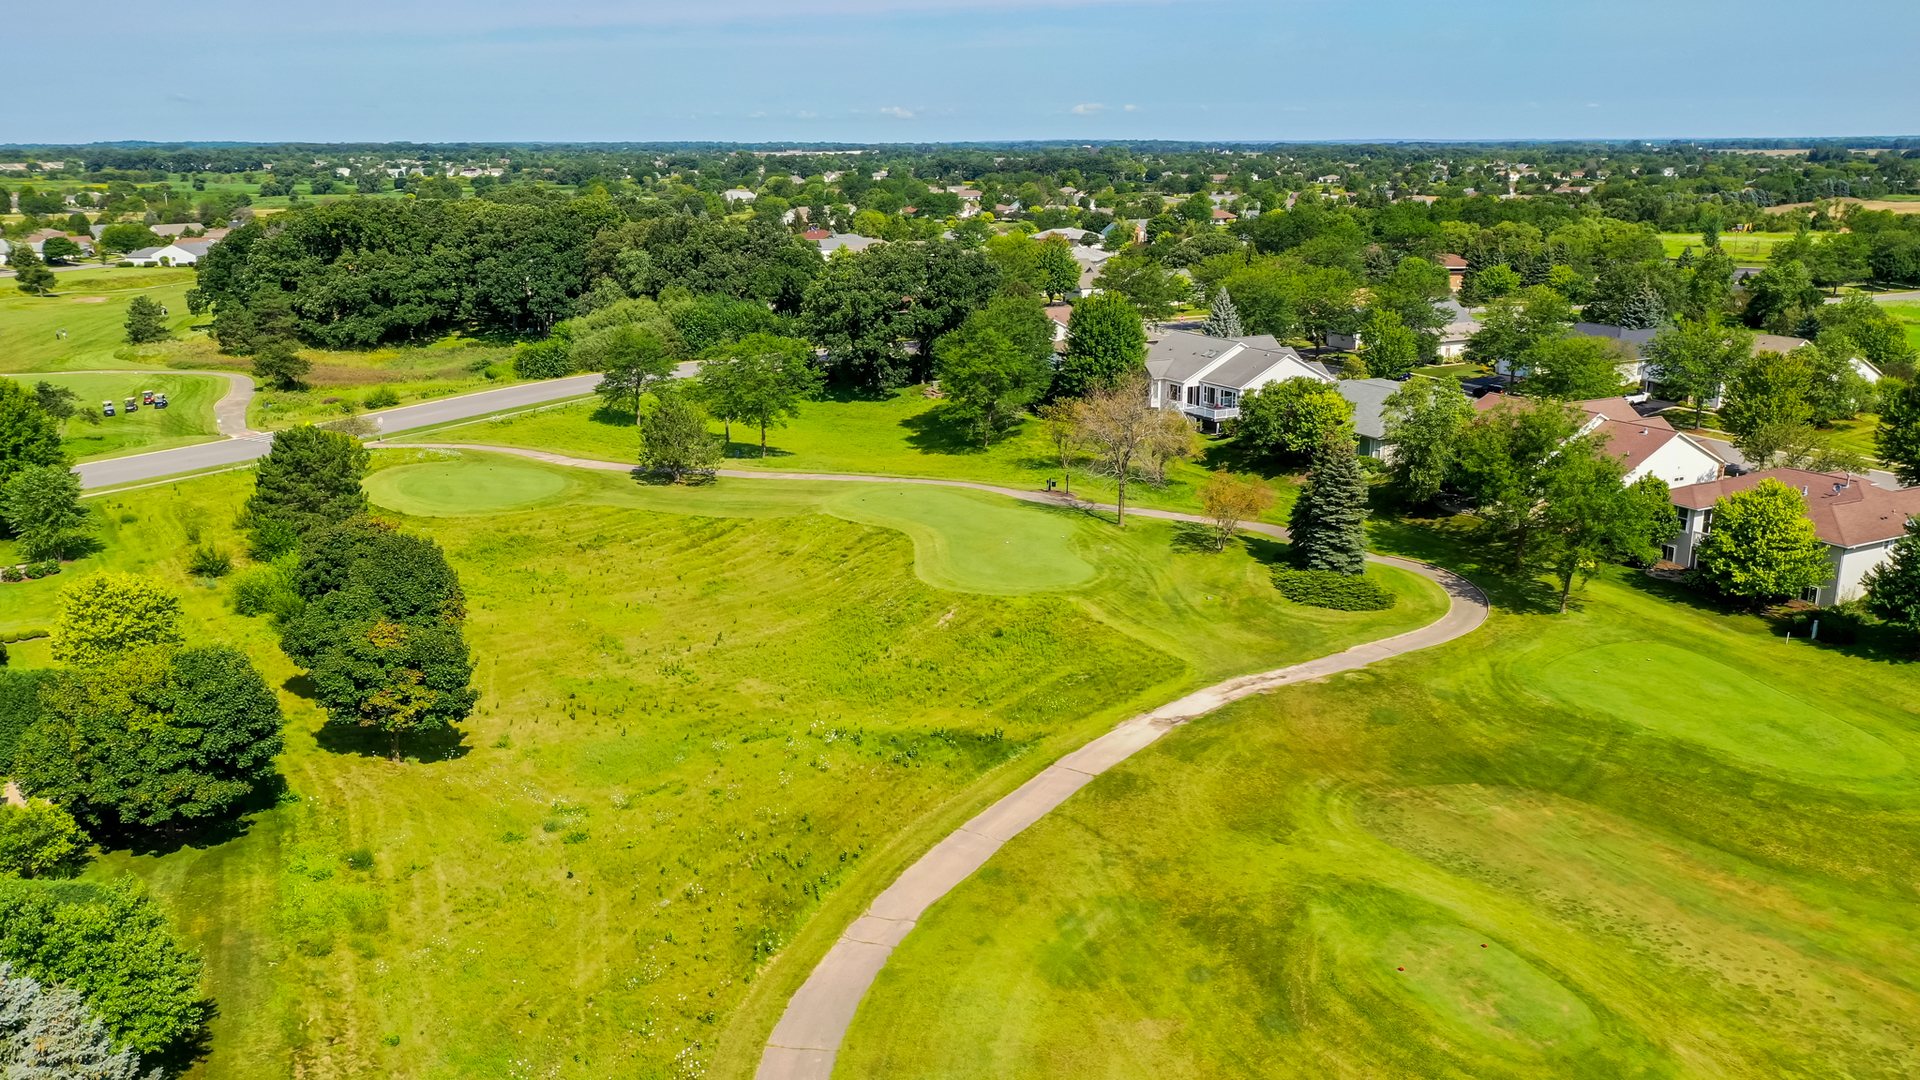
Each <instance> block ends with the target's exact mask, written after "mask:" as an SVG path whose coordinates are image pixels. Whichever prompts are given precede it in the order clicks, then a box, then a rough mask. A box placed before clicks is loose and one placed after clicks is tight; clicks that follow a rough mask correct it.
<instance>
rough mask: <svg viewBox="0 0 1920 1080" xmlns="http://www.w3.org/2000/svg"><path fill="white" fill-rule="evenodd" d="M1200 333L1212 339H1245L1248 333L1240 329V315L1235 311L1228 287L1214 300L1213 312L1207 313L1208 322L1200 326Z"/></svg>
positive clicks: (1222, 289)
mask: <svg viewBox="0 0 1920 1080" xmlns="http://www.w3.org/2000/svg"><path fill="white" fill-rule="evenodd" d="M1200 332H1201V333H1203V334H1207V335H1209V336H1211V337H1221V338H1237V337H1245V336H1246V331H1245V330H1243V329H1241V327H1240V313H1239V312H1238V311H1235V310H1234V309H1233V297H1231V296H1228V295H1227V289H1226V286H1224V285H1223V286H1221V287H1220V292H1219V294H1218V295H1217V296H1215V297H1214V298H1213V310H1212V311H1210V312H1208V313H1207V321H1206V322H1205V323H1203V324H1201V326H1200Z"/></svg>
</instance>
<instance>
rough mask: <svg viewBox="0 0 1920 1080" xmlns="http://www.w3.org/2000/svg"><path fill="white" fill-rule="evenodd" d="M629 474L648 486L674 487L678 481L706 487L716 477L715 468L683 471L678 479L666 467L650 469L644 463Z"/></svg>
mask: <svg viewBox="0 0 1920 1080" xmlns="http://www.w3.org/2000/svg"><path fill="white" fill-rule="evenodd" d="M627 475H628V476H631V477H633V479H634V481H635V482H637V483H640V484H645V485H646V486H647V487H672V486H674V484H676V483H678V484H680V485H682V486H684V487H704V486H706V485H708V484H711V483H713V482H714V480H715V479H716V476H715V471H714V470H713V469H698V470H695V471H692V472H683V473H681V474H680V479H679V480H677V481H676V480H675V479H674V478H673V473H671V472H668V471H667V470H666V469H649V468H647V467H646V466H644V465H642V466H639V467H637V468H635V469H633V470H632V471H630V472H628V473H627Z"/></svg>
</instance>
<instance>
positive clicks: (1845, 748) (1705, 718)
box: [1535, 641, 1906, 779]
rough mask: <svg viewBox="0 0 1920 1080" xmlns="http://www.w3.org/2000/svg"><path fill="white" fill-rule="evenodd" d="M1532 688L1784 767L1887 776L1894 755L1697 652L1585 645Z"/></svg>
mask: <svg viewBox="0 0 1920 1080" xmlns="http://www.w3.org/2000/svg"><path fill="white" fill-rule="evenodd" d="M1539 674H1540V679H1539V682H1538V683H1537V684H1536V687H1535V688H1536V692H1538V693H1539V694H1541V695H1542V696H1544V697H1546V698H1547V699H1548V700H1551V701H1555V702H1558V703H1559V704H1561V705H1565V706H1566V707H1568V708H1570V709H1598V710H1601V711H1604V712H1607V713H1610V714H1612V715H1614V716H1616V717H1619V718H1621V719H1624V720H1629V721H1632V722H1633V723H1636V724H1640V725H1642V726H1644V727H1647V728H1650V729H1652V730H1654V731H1657V732H1660V733H1662V734H1666V735H1670V736H1672V737H1674V738H1677V739H1687V740H1690V741H1692V742H1695V743H1698V744H1700V745H1702V746H1706V747H1710V748H1711V749H1713V750H1715V751H1717V752H1719V753H1722V754H1727V755H1730V756H1732V757H1734V758H1736V759H1738V760H1740V761H1743V762H1749V763H1752V764H1755V765H1761V766H1765V767H1769V768H1774V769H1779V770H1781V771H1784V772H1790V773H1799V774H1802V775H1806V776H1812V777H1822V778H1831V779H1844V778H1861V779H1865V778H1870V777H1879V776H1888V775H1891V774H1893V773H1896V772H1899V771H1900V770H1901V769H1903V768H1905V767H1906V759H1905V758H1904V757H1902V756H1901V754H1900V752H1899V751H1897V750H1895V749H1893V748H1892V747H1890V746H1888V745H1887V744H1886V743H1883V742H1881V741H1880V740H1879V739H1876V738H1874V737H1873V736H1872V735H1869V734H1867V733H1866V732H1864V731H1862V730H1860V729H1859V728H1857V727H1855V726H1853V725H1852V724H1849V723H1847V722H1846V721H1844V720H1841V719H1839V718H1837V717H1835V716H1833V715H1832V714H1830V713H1828V712H1826V711H1825V710H1822V709H1818V708H1815V707H1814V706H1812V705H1809V704H1807V703H1806V702H1804V701H1801V700H1800V699H1798V698H1795V697H1790V696H1788V695H1786V694H1783V693H1781V692H1780V691H1778V690H1775V689H1774V688H1773V687H1771V686H1768V685H1767V684H1766V683H1763V682H1760V681H1759V680H1757V679H1754V678H1752V677H1750V676H1747V675H1745V674H1742V673H1741V672H1739V671H1735V670H1734V669H1733V668H1730V667H1728V666H1726V665H1725V664H1721V663H1718V662H1716V661H1713V660H1710V659H1708V658H1706V657H1705V656H1702V655H1700V654H1699V653H1698V652H1696V651H1691V650H1686V649H1680V648H1677V647H1675V646H1672V645H1663V644H1659V643H1656V642H1643V641H1629V642H1621V643H1618V644H1613V645H1598V646H1595V647H1593V648H1591V649H1582V650H1580V651H1579V652H1575V653H1570V654H1568V655H1566V656H1562V657H1560V658H1559V659H1557V660H1553V661H1550V662H1548V663H1547V664H1546V665H1545V666H1543V667H1542V668H1541V669H1540V673H1539Z"/></svg>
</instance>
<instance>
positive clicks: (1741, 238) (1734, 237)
mask: <svg viewBox="0 0 1920 1080" xmlns="http://www.w3.org/2000/svg"><path fill="white" fill-rule="evenodd" d="M1791 239H1793V234H1792V233H1721V234H1720V247H1721V249H1722V250H1723V251H1725V252H1726V253H1727V254H1728V255H1729V256H1731V257H1732V258H1733V261H1734V262H1736V263H1739V264H1740V265H1742V266H1759V265H1762V264H1764V263H1765V262H1766V261H1767V259H1768V258H1770V257H1771V256H1772V255H1773V248H1774V245H1776V244H1781V243H1784V242H1786V241H1788V240H1791ZM1660 245H1661V247H1663V248H1664V249H1666V256H1667V258H1669V259H1677V258H1679V257H1680V253H1681V252H1683V251H1685V250H1686V249H1688V248H1692V249H1693V253H1694V255H1695V256H1696V257H1697V256H1699V255H1700V254H1701V253H1702V252H1704V251H1705V250H1706V244H1705V242H1704V241H1703V239H1702V237H1701V235H1700V234H1699V233H1661V234H1660Z"/></svg>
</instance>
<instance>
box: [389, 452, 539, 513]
mask: <svg viewBox="0 0 1920 1080" xmlns="http://www.w3.org/2000/svg"><path fill="white" fill-rule="evenodd" d="M569 486H570V485H569V483H568V480H567V478H566V477H565V476H563V475H562V474H560V473H559V472H557V471H555V470H553V469H545V468H541V467H539V466H537V465H520V464H517V463H514V462H512V461H511V460H506V461H503V460H501V459H499V458H495V457H486V458H472V457H465V458H460V459H459V460H455V461H434V462H427V463H424V464H420V465H400V466H397V467H395V468H391V469H383V470H381V471H380V472H377V473H374V474H373V475H372V476H369V477H367V479H366V489H367V495H368V497H369V498H371V499H372V500H373V501H374V502H375V503H377V504H379V505H381V506H384V507H386V508H388V509H389V510H398V511H400V512H401V513H403V514H412V515H413V516H415V517H473V516H476V515H480V514H495V513H500V512H502V511H507V510H522V509H525V508H527V507H529V506H532V505H533V504H535V503H538V502H541V501H543V500H546V499H551V498H553V497H554V496H556V495H559V494H561V493H562V492H564V491H566V490H567V488H568V487H569Z"/></svg>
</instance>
